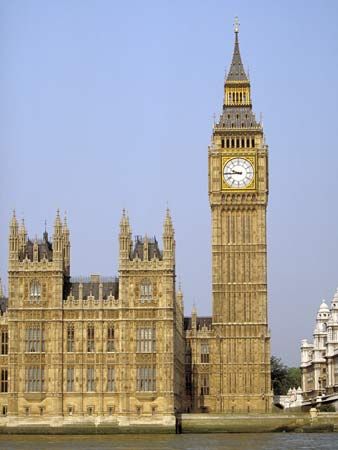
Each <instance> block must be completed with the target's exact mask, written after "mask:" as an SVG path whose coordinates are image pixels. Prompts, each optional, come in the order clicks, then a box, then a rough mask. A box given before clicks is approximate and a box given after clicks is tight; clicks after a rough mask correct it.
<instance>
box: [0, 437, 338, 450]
mask: <svg viewBox="0 0 338 450" xmlns="http://www.w3.org/2000/svg"><path fill="white" fill-rule="evenodd" d="M337 448H338V436H337V434H336V433H328V434H322V433H309V434H307V433H274V434H272V433H271V434H270V433H262V434H181V435H145V434H143V435H135V436H131V435H109V436H24V435H22V436H4V435H2V436H1V435H0V449H1V450H28V449H29V450H108V449H115V450H120V449H121V450H122V449H123V450H125V449H132V450H171V449H172V450H209V449H210V450H221V449H222V450H302V449H304V450H335V449H337Z"/></svg>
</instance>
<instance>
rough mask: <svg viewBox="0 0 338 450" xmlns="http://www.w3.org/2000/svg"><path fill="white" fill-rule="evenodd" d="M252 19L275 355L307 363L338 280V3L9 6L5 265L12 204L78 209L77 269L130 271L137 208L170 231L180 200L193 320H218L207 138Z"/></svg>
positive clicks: (0, 145) (0, 74)
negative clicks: (309, 342) (305, 349)
mask: <svg viewBox="0 0 338 450" xmlns="http://www.w3.org/2000/svg"><path fill="white" fill-rule="evenodd" d="M236 15H237V16H239V21H240V24H241V27H240V46H241V53H242V59H243V61H244V65H245V67H246V68H249V71H250V78H251V83H252V93H253V103H254V110H255V112H256V115H257V116H258V117H259V114H260V112H262V113H263V119H264V127H265V133H266V140H267V143H268V144H269V146H270V199H269V209H268V239H269V242H268V245H269V255H268V256H269V258H268V263H269V312H270V326H271V334H272V351H273V353H274V354H276V355H277V356H281V357H282V358H283V360H284V361H285V362H287V363H288V364H295V365H296V364H298V361H299V343H300V340H301V339H302V338H304V337H308V338H311V335H312V330H313V326H314V317H315V313H316V311H317V308H318V307H319V304H320V302H321V299H322V298H326V299H327V300H328V301H330V300H331V297H332V295H333V293H334V291H335V289H336V287H337V286H338V264H337V257H336V255H338V226H337V223H338V214H337V192H338V176H337V173H338V172H337V169H336V167H337V166H338V140H337V138H336V136H335V135H336V129H337V100H338V89H337V67H338V28H337V19H338V3H337V2H336V1H323V2H316V1H312V0H310V1H292V2H291V1H283V2H268V1H255V2H252V1H236V2H235V1H232V2H229V1H218V0H210V1H208V2H206V1H202V0H200V1H198V0H194V1H190V0H186V1H176V0H174V1H147V0H145V1H142V2H138V1H132V0H131V1H129V2H115V1H104V0H97V1H95V2H94V1H86V0H81V1H80V0H78V1H77V0H67V1H64V0H58V1H48V2H46V1H39V0H35V1H33V0H26V1H24V2H23V1H18V0H3V1H2V2H1V3H0V60H1V70H0V96H1V102H0V151H1V155H0V158H1V159H0V162H1V177H0V202H1V204H0V206H1V215H0V233H1V236H2V240H1V241H2V245H1V246H0V273H1V276H2V278H3V279H4V280H5V283H6V271H7V251H8V248H7V236H8V222H9V220H10V216H11V211H12V210H13V208H15V209H16V211H17V215H18V216H19V217H21V216H24V217H25V221H26V224H27V228H28V231H29V235H30V236H32V237H34V236H35V235H36V234H38V235H41V233H42V232H43V229H44V222H45V220H47V227H48V230H49V232H50V233H51V232H52V224H53V221H54V217H55V212H56V209H57V208H60V210H61V211H67V215H68V222H69V226H70V230H71V243H72V262H71V271H72V274H73V275H87V274H90V273H100V274H102V275H115V274H116V273H117V262H118V239H117V238H118V227H119V220H120V216H121V211H122V208H126V209H127V210H128V212H129V215H130V220H131V225H132V228H133V233H134V234H145V233H147V234H148V235H153V234H155V235H156V236H157V237H158V238H161V234H162V224H163V219H164V214H165V209H166V206H167V204H168V205H169V207H170V209H171V212H172V216H173V221H174V225H175V228H176V241H177V273H178V276H179V278H180V279H181V282H182V288H183V290H184V294H185V310H186V314H190V311H191V306H192V304H193V302H195V304H196V306H197V309H198V312H199V313H200V314H210V313H211V273H210V269H211V258H210V211H209V205H208V197H207V146H208V144H209V141H210V135H211V131H212V116H213V114H214V113H216V114H217V115H219V113H220V111H221V106H222V94H223V79H224V71H225V68H226V67H229V64H230V61H231V56H232V50H233V38H234V37H233V21H234V17H235V16H236Z"/></svg>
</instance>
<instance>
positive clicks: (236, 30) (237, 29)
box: [234, 16, 240, 34]
mask: <svg viewBox="0 0 338 450" xmlns="http://www.w3.org/2000/svg"><path fill="white" fill-rule="evenodd" d="M239 25H240V23H239V20H238V16H236V17H235V22H234V31H235V33H236V34H238V32H239Z"/></svg>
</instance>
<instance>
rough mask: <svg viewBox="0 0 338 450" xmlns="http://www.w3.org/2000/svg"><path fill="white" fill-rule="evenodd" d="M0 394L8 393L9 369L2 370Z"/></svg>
mask: <svg viewBox="0 0 338 450" xmlns="http://www.w3.org/2000/svg"><path fill="white" fill-rule="evenodd" d="M0 392H8V369H1V384H0Z"/></svg>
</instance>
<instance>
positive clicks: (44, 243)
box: [19, 232, 53, 261]
mask: <svg viewBox="0 0 338 450" xmlns="http://www.w3.org/2000/svg"><path fill="white" fill-rule="evenodd" d="M33 246H34V241H32V240H31V239H28V240H27V242H26V245H25V248H24V250H23V251H22V252H21V253H20V254H19V260H20V261H23V260H24V259H25V258H26V257H27V258H28V259H30V260H31V261H33ZM38 255H39V261H41V260H42V259H43V258H44V257H45V258H46V259H47V260H48V261H52V260H53V247H52V243H51V242H49V240H48V234H47V232H44V233H43V238H42V239H39V240H38Z"/></svg>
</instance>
